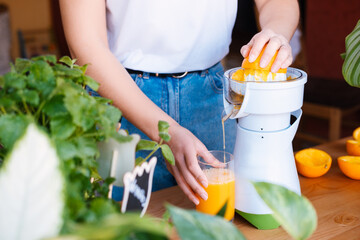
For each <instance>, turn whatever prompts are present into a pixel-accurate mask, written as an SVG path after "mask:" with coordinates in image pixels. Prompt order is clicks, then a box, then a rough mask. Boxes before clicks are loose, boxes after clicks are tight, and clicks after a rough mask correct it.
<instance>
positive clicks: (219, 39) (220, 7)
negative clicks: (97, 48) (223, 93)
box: [106, 0, 237, 73]
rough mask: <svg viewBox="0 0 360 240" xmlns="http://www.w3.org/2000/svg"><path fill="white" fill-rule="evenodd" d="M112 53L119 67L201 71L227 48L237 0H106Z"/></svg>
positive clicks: (222, 55)
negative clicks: (120, 64)
mask: <svg viewBox="0 0 360 240" xmlns="http://www.w3.org/2000/svg"><path fill="white" fill-rule="evenodd" d="M106 5H107V31H108V41H109V46H110V49H111V51H112V52H113V53H114V54H115V56H116V57H117V58H118V60H119V61H120V62H121V63H122V64H123V65H124V67H126V68H129V69H134V70H142V71H147V72H156V73H178V72H185V71H195V70H204V69H206V68H209V67H211V66H212V65H214V64H215V63H217V62H219V61H220V60H221V59H222V58H223V57H225V56H226V54H227V53H228V51H229V45H230V42H231V34H232V29H233V26H234V23H235V18H236V12H237V0H107V1H106Z"/></svg>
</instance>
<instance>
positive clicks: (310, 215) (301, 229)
mask: <svg viewBox="0 0 360 240" xmlns="http://www.w3.org/2000/svg"><path fill="white" fill-rule="evenodd" d="M253 185H254V187H255V189H256V191H257V192H258V194H259V195H260V197H261V198H262V199H263V200H264V202H265V203H266V204H267V205H268V206H269V208H270V209H271V210H272V211H273V212H274V214H273V216H274V218H275V219H276V221H277V222H278V223H280V224H281V226H282V227H283V228H284V229H285V231H287V232H288V233H289V234H290V235H291V236H292V237H293V238H294V239H307V238H308V237H309V236H310V235H311V234H312V233H313V232H314V231H315V229H316V225H317V216H316V211H315V209H314V207H313V206H312V205H311V203H310V201H309V200H308V199H306V198H305V197H302V196H299V195H298V194H296V193H295V192H292V191H290V190H289V189H287V188H285V187H283V186H280V185H276V184H272V183H267V182H253Z"/></svg>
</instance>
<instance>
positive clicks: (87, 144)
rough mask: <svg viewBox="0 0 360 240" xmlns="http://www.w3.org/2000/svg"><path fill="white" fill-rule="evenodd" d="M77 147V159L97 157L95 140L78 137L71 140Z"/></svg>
mask: <svg viewBox="0 0 360 240" xmlns="http://www.w3.org/2000/svg"><path fill="white" fill-rule="evenodd" d="M73 141H74V142H75V144H76V146H77V149H78V154H79V157H82V158H86V157H95V156H98V155H99V151H98V147H97V144H96V141H95V139H93V138H86V137H78V138H75V139H74V140H73Z"/></svg>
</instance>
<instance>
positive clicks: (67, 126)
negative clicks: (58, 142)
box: [50, 114, 76, 139]
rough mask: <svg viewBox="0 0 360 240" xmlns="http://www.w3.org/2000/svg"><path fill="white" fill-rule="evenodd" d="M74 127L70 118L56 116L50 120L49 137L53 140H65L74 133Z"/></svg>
mask: <svg viewBox="0 0 360 240" xmlns="http://www.w3.org/2000/svg"><path fill="white" fill-rule="evenodd" d="M75 129H76V126H75V125H74V124H73V123H72V120H71V116H70V115H69V114H66V115H57V116H54V117H53V118H51V120H50V130H51V135H52V136H53V137H54V138H58V139H66V138H68V137H70V136H71V135H72V134H73V133H74V132H75Z"/></svg>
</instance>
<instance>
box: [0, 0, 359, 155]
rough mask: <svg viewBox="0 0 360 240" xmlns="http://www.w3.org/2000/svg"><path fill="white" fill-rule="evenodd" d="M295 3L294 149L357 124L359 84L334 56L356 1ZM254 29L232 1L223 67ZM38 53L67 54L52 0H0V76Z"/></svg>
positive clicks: (247, 4)
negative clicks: (299, 84)
mask: <svg viewBox="0 0 360 240" xmlns="http://www.w3.org/2000/svg"><path fill="white" fill-rule="evenodd" d="M299 5H300V9H301V20H300V24H299V26H298V29H297V31H296V33H295V34H294V37H293V39H292V40H291V45H292V47H293V55H294V62H293V64H292V67H295V68H299V69H302V70H304V71H306V72H307V73H308V82H307V84H306V85H305V93H304V106H303V112H304V113H303V116H302V119H301V123H300V127H299V130H298V133H297V135H296V137H295V140H294V149H295V150H300V149H303V148H306V147H311V146H314V145H317V144H321V143H324V142H327V141H332V140H336V139H339V138H343V137H347V136H350V135H351V133H352V131H353V130H354V129H355V127H358V126H360V88H354V87H351V86H349V85H348V84H347V83H346V82H345V80H344V79H343V77H342V71H341V69H342V63H343V60H342V59H341V57H340V54H341V53H343V52H345V37H346V36H347V35H348V34H349V33H350V32H351V31H352V30H353V29H354V27H355V25H356V23H357V21H358V20H359V19H360V1H359V0H346V1H344V0H299ZM257 31H258V23H257V12H256V10H255V7H254V2H253V0H238V17H237V20H236V24H235V27H234V31H233V41H232V44H231V47H230V52H229V54H228V55H227V56H226V58H225V59H224V60H223V64H224V66H225V68H226V69H228V68H232V67H237V66H240V65H241V62H242V57H241V55H240V53H239V50H240V48H241V46H242V45H244V44H246V43H247V42H248V41H249V40H250V38H251V37H252V36H253V35H254V34H255V33H256V32H257ZM42 54H55V55H57V56H58V57H60V56H64V55H69V51H68V48H67V45H66V41H65V38H64V34H63V28H62V24H61V17H60V11H59V3H58V0H0V75H2V74H4V73H6V72H8V71H9V70H10V67H9V62H12V61H14V60H15V59H16V58H18V57H22V58H30V57H33V56H37V55H42Z"/></svg>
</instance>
